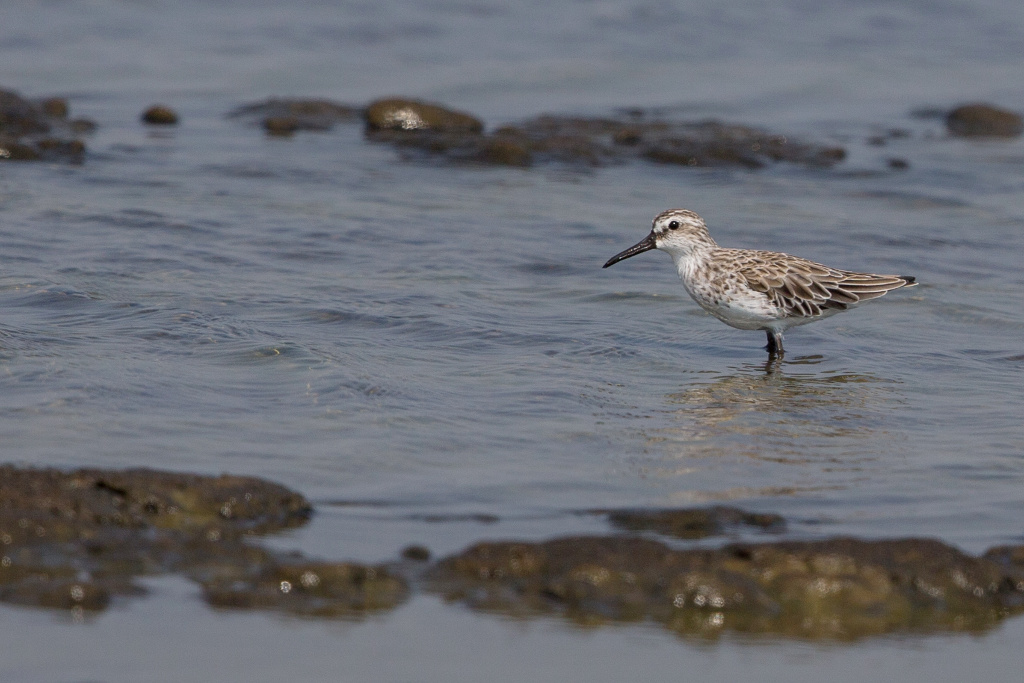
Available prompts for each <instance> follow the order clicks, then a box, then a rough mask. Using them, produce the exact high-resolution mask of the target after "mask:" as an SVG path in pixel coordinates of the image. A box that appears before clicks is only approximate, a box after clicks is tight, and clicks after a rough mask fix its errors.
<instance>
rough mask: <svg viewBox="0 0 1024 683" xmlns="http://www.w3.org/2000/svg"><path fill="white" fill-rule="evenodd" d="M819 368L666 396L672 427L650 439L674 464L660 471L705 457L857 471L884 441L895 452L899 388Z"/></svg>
mask: <svg viewBox="0 0 1024 683" xmlns="http://www.w3.org/2000/svg"><path fill="white" fill-rule="evenodd" d="M822 362H823V359H822V357H821V356H804V357H799V358H795V359H793V360H782V359H778V358H772V359H770V360H768V361H767V362H764V363H760V364H744V365H742V366H740V367H738V368H735V369H733V370H732V371H731V372H728V373H725V374H720V375H718V376H716V377H714V378H713V379H711V380H710V381H705V382H701V383H698V384H694V385H691V386H689V387H687V388H685V389H684V390H682V391H680V392H677V393H672V394H669V395H668V396H666V402H667V404H668V406H669V413H670V415H671V424H670V425H669V426H667V427H665V428H663V429H661V430H658V431H657V432H654V433H650V434H648V439H649V440H650V441H651V442H657V443H659V444H660V446H661V448H660V449H661V450H662V451H663V452H665V453H666V458H667V459H668V460H669V461H670V463H666V465H665V466H664V467H663V468H662V469H664V470H665V471H666V472H671V473H679V472H680V465H681V463H680V461H693V460H700V459H707V458H716V459H721V458H733V459H735V458H748V459H753V460H756V461H760V462H763V463H776V464H787V465H804V464H808V463H815V464H819V465H821V464H825V465H827V466H828V467H833V468H836V467H838V468H856V467H859V466H861V465H863V463H864V462H865V461H868V460H873V459H875V458H876V457H877V455H878V453H879V452H880V451H881V450H883V443H882V440H883V439H884V441H885V443H884V448H885V449H886V450H888V449H889V448H891V444H892V441H893V435H892V434H891V433H889V432H888V431H887V417H888V416H889V415H890V414H891V412H892V410H893V409H894V408H895V407H897V406H898V405H900V403H901V400H902V399H901V396H900V394H899V391H898V388H897V387H898V384H899V383H898V382H897V381H895V380H891V379H887V378H882V377H878V376H875V375H871V374H859V373H851V372H844V371H836V370H817V368H816V366H818V365H820V364H821V363H822ZM691 464H692V463H691ZM684 469H685V466H684Z"/></svg>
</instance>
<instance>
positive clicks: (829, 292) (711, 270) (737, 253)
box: [604, 209, 917, 358]
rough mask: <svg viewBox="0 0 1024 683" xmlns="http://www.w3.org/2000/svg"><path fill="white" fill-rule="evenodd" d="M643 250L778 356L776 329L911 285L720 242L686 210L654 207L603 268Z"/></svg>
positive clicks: (711, 309) (703, 303) (705, 304)
mask: <svg viewBox="0 0 1024 683" xmlns="http://www.w3.org/2000/svg"><path fill="white" fill-rule="evenodd" d="M651 249H661V250H662V251H667V252H668V253H669V255H670V256H671V257H672V260H673V261H674V262H675V264H676V270H677V271H678V272H679V277H680V279H682V281H683V285H684V286H685V287H686V291H687V292H689V293H690V296H691V297H693V300H694V301H696V302H697V303H698V304H700V307H701V308H703V309H704V310H705V311H707V312H708V313H710V314H711V315H713V316H715V317H716V318H718V319H719V320H721V321H722V322H723V323H725V324H726V325H731V326H732V327H736V328H738V329H741V330H764V331H765V332H766V333H767V335H768V346H767V347H765V348H767V349H768V353H769V354H770V355H771V356H778V357H780V358H781V357H782V355H783V353H784V351H783V348H782V332H783V331H784V330H786V329H788V328H790V327H794V326H796V325H805V324H807V323H811V322H814V321H815V320H821V319H823V318H827V317H829V316H831V315H835V314H836V313H839V312H841V311H845V310H847V309H850V308H853V307H854V306H856V305H857V304H859V303H860V302H861V301H866V300H867V299H875V298H877V297H880V296H882V295H883V294H885V293H886V292H888V291H889V290H891V289H899V288H900V287H912V286H914V285H915V284H917V283H916V282H915V281H914V278H912V277H909V276H907V275H874V274H871V273H855V272H851V271H848V270H839V269H838V268H831V267H829V266H824V265H822V264H820V263H815V262H814V261H808V260H807V259H802V258H799V257H797V256H790V255H789V254H783V253H780V252H776V251H755V250H753V249H726V248H724V247H720V246H718V244H716V243H715V241H714V240H713V239H711V235H710V234H708V229H707V226H706V225H704V219H702V218H701V217H700V216H698V215H697V214H695V213H694V212H693V211H687V210H686V209H670V210H669V211H665V212H662V213H660V214H658V215H657V216H656V217H655V219H654V225H653V227H652V228H651V234H649V235H648V236H647V237H645V238H644V239H642V240H641V241H640V242H638V243H636V244H634V245H633V246H632V247H630V248H629V249H626V250H625V251H623V252H621V253H619V254H616V255H615V256H612V257H611V258H610V259H608V263H606V264H604V267H605V268H607V267H608V266H610V265H612V264H615V263H618V262H619V261H622V260H623V259H627V258H629V257H630V256H636V255H637V254H640V253H643V252H645V251H649V250H651Z"/></svg>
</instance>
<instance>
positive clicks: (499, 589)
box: [430, 537, 1024, 640]
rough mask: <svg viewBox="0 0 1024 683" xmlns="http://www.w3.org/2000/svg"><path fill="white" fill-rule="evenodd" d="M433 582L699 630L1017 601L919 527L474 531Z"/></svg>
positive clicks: (796, 632) (750, 629)
mask: <svg viewBox="0 0 1024 683" xmlns="http://www.w3.org/2000/svg"><path fill="white" fill-rule="evenodd" d="M430 586H431V589H432V590H434V591H436V592H437V593H439V594H441V595H442V596H443V597H444V598H445V599H447V600H449V601H457V602H461V603H463V604H466V605H468V606H470V607H471V608H474V609H481V610H486V611H494V612H500V613H505V614H513V615H522V616H526V615H530V614H538V613H557V614H561V615H563V616H564V617H566V618H568V619H570V620H572V621H573V622H576V623H579V624H585V625H593V624H600V623H605V622H614V621H641V620H651V621H654V622H657V623H660V624H662V625H663V626H664V627H665V628H668V629H670V630H673V631H675V632H677V633H679V634H684V635H698V636H703V637H715V636H718V635H719V634H721V633H723V632H725V631H737V632H744V633H761V634H772V635H781V636H790V637H799V638H827V639H838V640H850V639H857V638H861V637H866V636H871V635H878V634H884V633H895V632H902V633H929V632H945V631H983V630H985V629H988V628H991V627H992V626H994V625H995V624H997V623H999V622H1000V621H1001V620H1002V619H1003V618H1005V617H1006V616H1009V615H1011V614H1017V613H1019V612H1021V611H1024V575H1022V574H1021V573H1020V571H1019V568H1009V567H1007V566H1004V565H1001V564H1000V563H998V562H996V561H993V560H992V559H990V558H975V557H971V556H968V555H965V554H964V553H962V552H960V551H959V550H957V549H955V548H952V547H950V546H948V545H945V544H943V543H940V542H938V541H934V540H927V539H899V540H891V541H862V540H856V539H849V538H838V539H833V540H826V541H815V542H781V543H763V544H733V545H728V546H725V547H723V548H718V549H690V550H673V549H671V548H669V547H668V546H666V545H664V544H662V543H659V542H657V541H653V540H648V539H644V538H635V537H572V538H562V539H556V540H552V541H546V542H543V543H516V542H499V543H479V544H477V545H475V546H473V547H471V548H469V549H468V550H466V551H465V552H463V553H460V554H458V555H455V556H452V557H448V558H445V559H443V560H441V561H440V562H439V563H438V564H437V565H436V566H435V567H434V568H433V569H432V571H431V574H430Z"/></svg>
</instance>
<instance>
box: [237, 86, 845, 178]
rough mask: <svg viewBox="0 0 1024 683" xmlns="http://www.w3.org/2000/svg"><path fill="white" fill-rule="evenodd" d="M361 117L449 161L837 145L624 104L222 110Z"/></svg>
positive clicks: (389, 138) (373, 130)
mask: <svg viewBox="0 0 1024 683" xmlns="http://www.w3.org/2000/svg"><path fill="white" fill-rule="evenodd" d="M360 114H361V115H362V118H363V121H364V123H365V128H366V136H367V138H368V139H369V140H371V141H373V142H380V143H386V144H391V145H394V146H396V147H397V148H398V149H399V150H401V151H402V153H403V154H404V155H405V156H411V155H421V156H427V157H439V158H442V159H445V160H447V161H450V162H454V163H469V164H482V165H493V166H519V167H527V166H532V165H535V164H549V163H563V164H572V165H583V166H601V165H607V164H614V163H624V162H628V161H635V160H641V161H647V162H655V163H662V164H676V165H681V166H735V167H741V168H761V167H763V166H767V165H769V164H772V163H776V162H782V161H786V162H791V163H797V164H804V165H808V166H816V167H829V166H832V165H834V164H836V163H838V162H840V161H842V160H843V159H844V158H845V156H846V151H845V150H844V149H843V148H842V147H837V146H830V145H816V144H811V143H805V142H800V141H796V140H791V139H789V138H788V137H786V136H784V135H778V134H773V133H770V132H768V131H764V130H761V129H759V128H753V127H749V126H741V125H735V124H727V123H722V122H720V121H673V120H669V119H665V118H659V117H652V116H648V115H647V114H645V113H644V112H643V111H642V110H630V111H627V112H623V113H622V114H621V115H620V116H617V117H605V118H601V117H598V118H588V117H578V116H550V115H545V116H538V117H535V118H532V119H528V120H526V121H523V122H520V123H517V124H514V125H505V126H502V127H499V128H497V129H496V130H494V131H493V132H490V133H488V132H486V131H485V130H484V124H483V122H482V121H481V120H480V119H479V118H477V117H475V116H473V115H472V114H468V113H466V112H461V111H456V110H453V109H449V108H447V107H445V106H443V105H440V104H435V103H430V102H423V101H420V100H416V99H411V98H402V97H391V98H385V99H380V100H376V101H374V102H371V103H370V104H369V105H367V106H366V107H365V108H362V109H361V108H357V107H351V106H347V105H342V104H338V103H335V102H330V101H328V100H288V99H269V100H266V101H264V102H258V103H255V104H249V105H245V106H243V107H240V108H238V109H236V110H234V111H233V112H231V113H230V114H229V116H230V117H234V118H243V119H245V118H248V119H251V120H253V121H255V122H259V123H260V125H262V126H263V127H264V129H265V130H266V131H267V133H268V134H270V135H279V136H288V135H291V134H293V133H295V132H297V131H300V130H328V129H329V128H331V127H333V126H334V125H335V124H337V123H342V122H346V121H352V120H355V119H356V117H357V116H359V115H360Z"/></svg>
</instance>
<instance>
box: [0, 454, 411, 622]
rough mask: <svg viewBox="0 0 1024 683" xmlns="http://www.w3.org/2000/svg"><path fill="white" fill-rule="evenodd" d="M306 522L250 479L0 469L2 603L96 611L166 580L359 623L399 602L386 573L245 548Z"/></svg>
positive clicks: (270, 488) (213, 595) (232, 601)
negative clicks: (174, 577)
mask: <svg viewBox="0 0 1024 683" xmlns="http://www.w3.org/2000/svg"><path fill="white" fill-rule="evenodd" d="M310 513H311V508H310V505H309V503H308V501H306V500H305V498H303V497H302V496H301V495H299V494H297V493H294V492H292V491H290V490H288V489H286V488H284V487H283V486H279V485H277V484H273V483H270V482H266V481H263V480H260V479H254V478H250V477H235V476H229V475H222V476H219V477H208V476H201V475H195V474H179V473H172V472H157V471H153V470H142V469H140V470H125V471H106V470H76V471H72V472H62V471H59V470H53V469H21V468H16V467H12V466H0V601H3V602H10V603H17V604H24V605H35V606H41V607H61V608H72V609H81V610H98V609H103V608H104V607H105V606H106V605H107V604H109V602H110V600H111V599H112V598H114V597H117V596H124V595H134V594H139V593H140V592H141V589H140V588H139V587H138V586H137V585H136V584H135V583H134V580H135V579H136V578H137V577H139V576H141V575H145V574H159V573H166V572H178V573H183V574H185V575H186V576H189V577H190V578H192V579H193V580H195V581H197V582H198V583H199V584H200V585H202V586H203V590H204V595H206V597H207V599H208V600H209V602H210V603H211V604H214V605H230V606H234V607H253V608H272V609H280V610H284V611H290V612H295V613H298V614H340V613H345V614H358V613H361V612H364V611H367V610H371V609H383V608H385V607H390V606H394V605H395V604H397V603H398V602H400V601H401V600H402V599H404V596H405V583H404V581H402V580H401V579H398V578H395V577H392V576H390V575H389V574H388V573H387V571H386V570H385V569H383V568H375V567H369V566H364V565H359V564H355V563H344V562H340V563H332V562H319V561H315V560H310V559H308V558H304V557H301V556H297V555H283V554H277V553H272V552H270V551H266V550H264V549H261V548H259V547H256V546H254V545H252V544H251V543H250V542H249V540H252V539H253V537H255V536H258V535H261V534H267V533H272V532H274V531H279V530H282V529H286V528H290V527H295V526H299V525H302V524H304V523H306V521H307V520H308V518H309V515H310ZM247 539H248V540H247Z"/></svg>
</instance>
